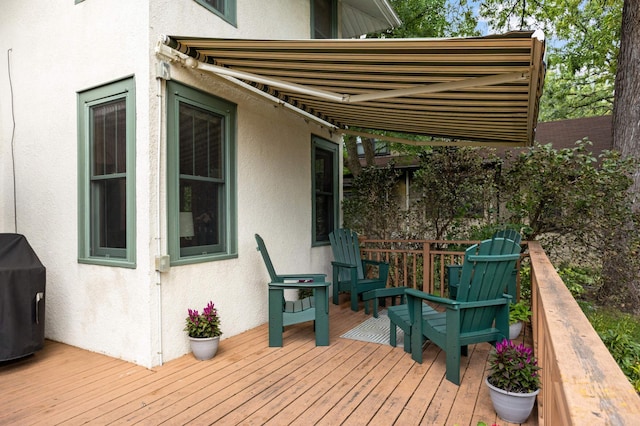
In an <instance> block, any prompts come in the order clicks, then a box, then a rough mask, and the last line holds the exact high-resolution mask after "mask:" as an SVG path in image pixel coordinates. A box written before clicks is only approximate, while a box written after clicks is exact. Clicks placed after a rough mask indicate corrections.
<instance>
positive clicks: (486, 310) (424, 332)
mask: <svg viewBox="0 0 640 426" xmlns="http://www.w3.org/2000/svg"><path fill="white" fill-rule="evenodd" d="M519 256H520V245H519V244H516V243H515V242H514V241H512V240H507V239H504V238H493V239H489V240H485V241H482V242H481V243H480V244H475V245H473V246H471V247H469V248H468V249H467V251H466V252H465V257H464V263H463V265H462V276H461V279H460V286H459V287H458V297H457V299H456V300H451V299H446V298H443V297H438V296H433V295H430V294H428V293H425V292H422V291H419V290H414V289H408V290H406V294H407V304H406V305H400V306H392V307H390V308H389V309H388V310H387V315H388V316H389V320H390V325H391V328H395V325H398V326H400V328H402V329H403V330H405V339H407V338H409V339H410V346H411V357H412V358H413V359H414V360H415V361H416V362H420V363H422V343H423V341H424V338H426V339H428V340H430V341H431V342H433V343H435V344H436V345H438V346H439V347H441V348H442V349H443V350H444V351H445V353H446V355H447V357H446V363H447V373H446V377H447V380H449V381H451V382H453V383H455V384H456V385H458V384H460V354H461V353H462V354H463V355H466V353H467V345H469V344H474V343H480V342H491V343H495V342H496V341H500V340H502V339H504V338H505V337H508V336H509V303H510V300H511V296H510V295H508V294H504V293H503V292H504V289H505V286H506V284H507V282H508V280H509V278H510V276H511V272H512V271H513V268H514V266H515V262H516V260H518V258H519ZM424 301H428V302H432V303H435V304H437V305H440V306H441V307H444V308H445V310H444V312H439V311H437V310H435V309H433V308H432V307H431V306H429V305H428V304H426V303H424ZM406 330H408V335H407V331H406Z"/></svg>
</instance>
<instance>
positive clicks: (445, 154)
mask: <svg viewBox="0 0 640 426" xmlns="http://www.w3.org/2000/svg"><path fill="white" fill-rule="evenodd" d="M495 161H496V160H495V158H494V157H490V156H489V158H486V157H484V156H482V155H480V154H479V150H478V149H474V148H457V147H440V148H433V149H432V150H431V151H428V152H423V153H422V154H421V155H420V169H419V170H418V171H416V172H415V174H414V179H413V182H412V193H414V194H419V195H420V196H419V197H417V199H416V200H415V202H414V204H413V205H412V206H411V209H412V214H413V215H414V216H413V217H412V226H413V229H414V230H415V232H416V233H417V234H418V235H420V236H422V237H423V238H427V237H430V238H433V239H442V238H444V237H445V236H447V235H449V233H450V231H451V230H453V229H455V228H456V227H457V226H460V223H461V222H462V221H463V219H467V218H472V217H483V215H484V213H485V212H486V211H488V210H490V208H491V206H492V205H493V204H494V200H495V194H496V192H495V189H496V188H495V184H494V182H495V180H494V179H495V173H494V172H495V167H494V165H495Z"/></svg>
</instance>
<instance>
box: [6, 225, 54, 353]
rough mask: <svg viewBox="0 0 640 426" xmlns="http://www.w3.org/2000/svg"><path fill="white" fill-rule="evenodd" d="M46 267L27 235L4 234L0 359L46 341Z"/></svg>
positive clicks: (23, 351)
mask: <svg viewBox="0 0 640 426" xmlns="http://www.w3.org/2000/svg"><path fill="white" fill-rule="evenodd" d="M45 284H46V270H45V267H44V266H43V265H42V263H41V262H40V259H38V256H37V255H36V253H35V252H34V251H33V249H32V248H31V246H30V245H29V242H28V241H27V239H26V238H25V237H24V236H23V235H20V234H0V361H6V360H10V359H14V358H20V357H23V356H25V355H29V354H32V353H34V352H35V351H37V350H39V349H42V347H43V345H44V306H45V303H44V296H45Z"/></svg>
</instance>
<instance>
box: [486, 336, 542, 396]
mask: <svg viewBox="0 0 640 426" xmlns="http://www.w3.org/2000/svg"><path fill="white" fill-rule="evenodd" d="M489 369H490V373H489V377H488V380H489V383H491V384H492V385H493V386H495V387H497V388H500V389H502V390H505V391H507V392H514V393H530V392H535V391H536V390H538V389H540V374H539V370H540V367H538V361H537V359H536V357H535V356H534V355H533V350H532V349H531V348H530V347H527V346H525V345H524V343H520V344H519V345H516V344H515V343H513V342H512V341H511V340H507V339H504V340H503V341H502V342H498V343H497V344H496V347H495V350H494V351H492V352H491V354H490V355H489Z"/></svg>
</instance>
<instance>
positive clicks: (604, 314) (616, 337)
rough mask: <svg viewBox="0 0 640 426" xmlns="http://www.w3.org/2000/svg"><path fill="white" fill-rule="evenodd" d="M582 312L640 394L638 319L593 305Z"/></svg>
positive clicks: (639, 332) (639, 329) (639, 323)
mask: <svg viewBox="0 0 640 426" xmlns="http://www.w3.org/2000/svg"><path fill="white" fill-rule="evenodd" d="M583 311H584V313H585V315H586V316H587V318H589V322H591V325H592V326H593V328H594V329H595V330H596V332H597V333H598V335H599V336H600V338H601V339H602V341H603V343H604V344H605V346H606V347H607V349H608V350H609V352H610V353H611V355H612V356H613V358H614V359H615V360H616V362H617V363H618V365H619V366H620V369H621V370H622V371H623V372H624V374H625V375H626V376H627V378H628V379H629V381H630V382H631V384H632V385H633V386H634V388H635V390H636V391H637V392H639V393H640V344H639V343H638V342H640V317H637V316H633V315H630V314H624V313H621V312H619V311H616V310H613V309H598V308H595V307H593V305H587V306H586V307H584V306H583Z"/></svg>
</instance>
